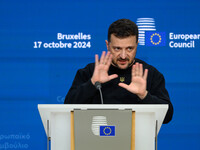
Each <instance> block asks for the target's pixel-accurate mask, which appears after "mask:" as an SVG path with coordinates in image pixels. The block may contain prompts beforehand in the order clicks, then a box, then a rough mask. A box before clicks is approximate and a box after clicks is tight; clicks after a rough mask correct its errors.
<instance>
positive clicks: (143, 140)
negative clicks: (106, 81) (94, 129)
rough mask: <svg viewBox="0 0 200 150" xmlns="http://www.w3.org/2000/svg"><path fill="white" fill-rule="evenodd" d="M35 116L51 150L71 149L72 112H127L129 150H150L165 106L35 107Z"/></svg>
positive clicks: (60, 105) (72, 105) (41, 105)
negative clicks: (37, 111) (36, 113)
mask: <svg viewBox="0 0 200 150" xmlns="http://www.w3.org/2000/svg"><path fill="white" fill-rule="evenodd" d="M38 109H39V113H40V116H41V119H42V123H43V126H44V129H45V132H46V135H47V139H48V141H49V140H51V149H52V150H71V149H73V147H74V135H73V134H72V130H74V127H73V126H74V124H73V114H72V112H73V111H75V110H100V111H101V110H102V111H104V110H119V111H123V110H131V111H132V112H133V114H134V117H133V118H132V126H133V129H132V131H130V132H132V138H131V150H154V149H157V146H156V145H157V144H156V142H157V134H158V132H159V130H160V128H161V125H162V123H163V120H164V118H165V115H166V112H167V110H168V105H166V104H162V105H160V104H159V105H158V104H148V105H144V104H142V105H138V104H136V105H132V104H128V105H121V104H117V105H113V104H112V105H111V104H103V105H102V104H100V105H95V104H90V105H85V104H82V105H75V104H69V105H68V104H55V105H54V104H50V105H48V104H47V105H46V104H39V105H38ZM47 145H49V144H47Z"/></svg>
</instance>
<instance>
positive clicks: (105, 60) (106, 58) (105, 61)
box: [104, 52, 110, 64]
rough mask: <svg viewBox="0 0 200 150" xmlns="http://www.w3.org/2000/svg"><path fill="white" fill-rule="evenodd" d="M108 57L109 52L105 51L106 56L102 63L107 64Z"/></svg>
mask: <svg viewBox="0 0 200 150" xmlns="http://www.w3.org/2000/svg"><path fill="white" fill-rule="evenodd" d="M109 57H110V52H107V54H106V57H105V59H104V63H105V64H107V63H108V60H109Z"/></svg>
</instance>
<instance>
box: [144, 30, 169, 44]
mask: <svg viewBox="0 0 200 150" xmlns="http://www.w3.org/2000/svg"><path fill="white" fill-rule="evenodd" d="M165 41H166V36H165V32H155V31H154V32H146V45H147V46H165Z"/></svg>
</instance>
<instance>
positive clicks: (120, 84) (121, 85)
mask: <svg viewBox="0 0 200 150" xmlns="http://www.w3.org/2000/svg"><path fill="white" fill-rule="evenodd" d="M118 85H119V86H120V87H122V88H124V89H127V90H128V88H129V86H128V85H127V84H125V83H119V84H118Z"/></svg>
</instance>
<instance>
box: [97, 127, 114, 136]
mask: <svg viewBox="0 0 200 150" xmlns="http://www.w3.org/2000/svg"><path fill="white" fill-rule="evenodd" d="M100 136H115V126H100Z"/></svg>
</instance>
